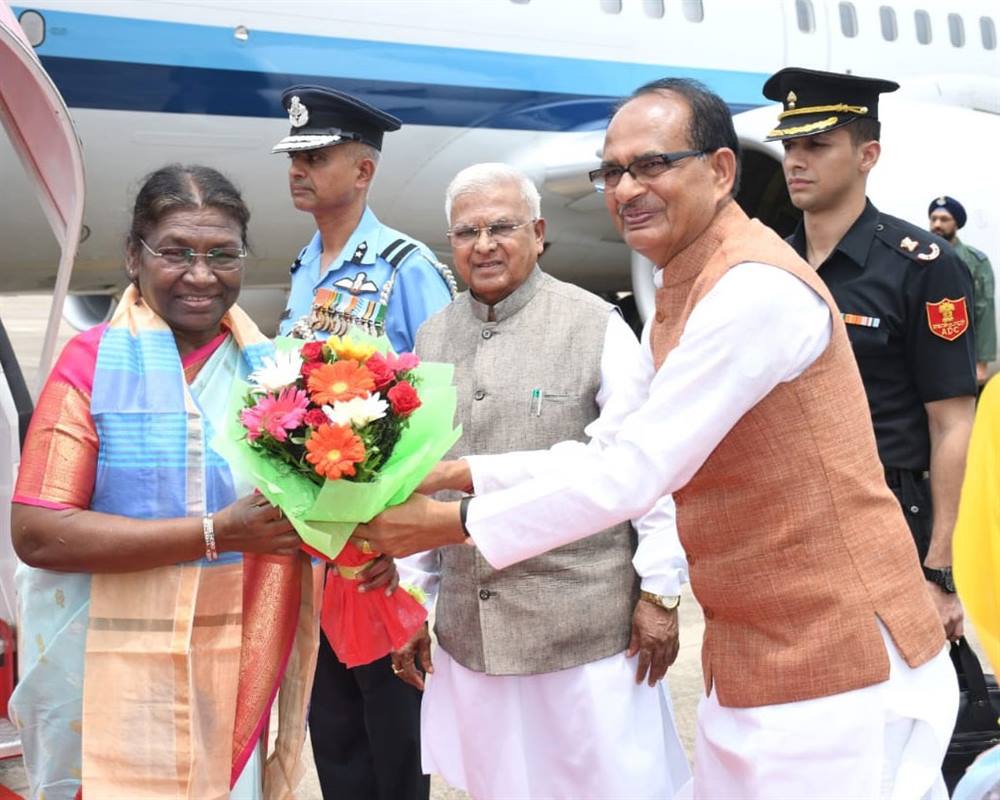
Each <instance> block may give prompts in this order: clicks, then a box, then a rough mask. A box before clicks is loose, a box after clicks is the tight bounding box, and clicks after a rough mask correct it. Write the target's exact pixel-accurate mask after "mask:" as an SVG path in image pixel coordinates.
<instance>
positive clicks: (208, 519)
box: [201, 514, 219, 561]
mask: <svg viewBox="0 0 1000 800" xmlns="http://www.w3.org/2000/svg"><path fill="white" fill-rule="evenodd" d="M201 530H202V533H204V534H205V558H207V559H208V560H209V561H215V560H217V559H218V558H219V551H218V550H217V549H216V548H215V520H213V519H212V515H211V514H206V515H205V516H204V517H202V518H201Z"/></svg>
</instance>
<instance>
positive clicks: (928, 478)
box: [764, 68, 976, 639]
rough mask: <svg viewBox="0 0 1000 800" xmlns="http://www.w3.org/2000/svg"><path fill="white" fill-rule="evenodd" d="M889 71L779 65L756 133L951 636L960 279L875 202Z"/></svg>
mask: <svg viewBox="0 0 1000 800" xmlns="http://www.w3.org/2000/svg"><path fill="white" fill-rule="evenodd" d="M898 88H899V85H898V84H896V83H893V82H892V81H885V80H877V79H872V78H862V77H858V76H854V75H839V74H834V73H829V72H817V71H815V70H807V69H797V68H789V69H783V70H781V71H780V72H778V73H776V74H774V75H772V76H771V77H770V78H769V79H768V81H767V82H766V83H765V84H764V95H765V97H767V98H769V99H771V100H776V101H778V102H780V103H782V105H783V107H784V108H783V111H782V112H781V114H780V115H779V118H778V124H777V126H776V127H775V128H774V130H772V131H771V132H770V133H769V134H768V140H769V141H774V140H780V141H781V142H782V144H783V146H784V148H785V156H784V173H785V181H786V183H787V185H788V192H789V195H790V197H791V200H792V203H793V204H794V205H795V206H796V207H797V208H798V209H800V210H801V211H802V212H803V220H802V222H801V223H800V224H799V227H798V229H797V230H796V231H795V233H793V234H792V236H791V237H790V238H789V242H790V243H791V245H792V246H793V247H794V248H795V249H796V251H797V252H798V253H799V255H801V256H802V257H803V258H804V259H805V260H806V261H808V262H809V263H810V264H811V265H812V266H813V267H814V268H815V269H817V270H818V274H819V276H820V277H821V278H822V279H823V281H824V282H825V283H826V285H827V286H828V287H829V289H830V292H831V293H832V294H833V297H834V299H835V300H836V301H837V305H838V306H839V307H840V311H841V314H842V315H843V318H844V322H845V323H846V324H847V331H848V335H849V336H850V339H851V344H852V346H853V348H854V354H855V356H856V357H857V360H858V367H859V368H860V371H861V378H862V380H863V381H864V385H865V391H866V392H867V394H868V404H869V406H870V408H871V414H872V421H873V423H874V427H875V438H876V440H877V442H878V451H879V456H880V458H881V459H882V464H883V465H884V467H885V475H886V481H887V483H888V484H889V487H890V488H891V489H892V490H893V492H894V493H895V495H896V497H897V498H898V499H899V502H900V504H901V505H902V508H903V513H904V515H905V517H906V520H907V522H908V523H909V525H910V530H911V531H912V532H913V536H914V539H915V541H916V544H917V551H918V554H919V557H920V561H921V563H922V564H923V567H924V575H925V577H926V578H927V581H928V589H929V591H930V592H931V595H932V597H933V599H934V603H935V606H936V607H937V609H938V611H939V613H940V615H941V621H942V624H943V625H944V627H945V632H946V634H947V635H948V637H949V638H951V639H954V638H957V637H958V636H960V635H961V633H962V606H961V604H960V603H959V601H958V598H957V596H956V595H955V586H954V583H953V582H952V577H951V534H952V528H953V527H954V523H955V517H956V514H957V511H958V499H959V493H960V489H961V485H962V475H963V472H964V469H965V451H966V447H967V446H968V440H969V434H970V432H971V429H972V420H973V416H974V412H975V396H976V366H975V348H974V342H973V336H972V330H971V327H972V284H971V281H970V279H969V272H968V270H967V269H965V268H964V266H963V265H962V264H961V263H960V262H959V260H958V258H957V256H956V255H955V253H954V251H953V250H952V249H951V247H950V246H949V245H948V244H947V243H946V242H945V241H944V240H943V239H940V238H938V237H937V236H934V235H933V234H929V233H927V232H926V231H924V230H922V229H921V228H918V227H917V226H915V225H911V224H910V223H908V222H904V221H903V220H901V219H897V218H896V217H891V216H889V215H888V214H884V213H882V212H881V211H879V210H878V209H877V208H876V207H875V206H874V205H873V204H872V203H871V201H870V200H868V198H867V196H866V193H865V187H866V183H867V179H868V173H869V172H870V171H871V170H872V169H873V168H874V167H875V165H876V163H877V162H878V158H879V154H880V152H881V144H880V143H879V132H880V123H879V121H878V100H879V94H880V93H883V92H892V91H895V90H896V89H898Z"/></svg>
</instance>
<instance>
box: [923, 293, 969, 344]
mask: <svg viewBox="0 0 1000 800" xmlns="http://www.w3.org/2000/svg"><path fill="white" fill-rule="evenodd" d="M926 305H927V325H928V327H929V328H930V329H931V333H933V334H934V335H935V336H940V337H941V338H942V339H945V340H947V341H949V342H953V341H955V340H956V339H957V338H958V337H959V336H961V335H962V334H963V333H965V332H966V331H967V330H968V329H969V309H968V306H966V303H965V298H964V297H960V298H958V299H957V300H949V299H948V298H947V297H946V298H944V300H938V302H936V303H927V304H926Z"/></svg>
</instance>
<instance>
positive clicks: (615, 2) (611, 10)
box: [601, 0, 622, 14]
mask: <svg viewBox="0 0 1000 800" xmlns="http://www.w3.org/2000/svg"><path fill="white" fill-rule="evenodd" d="M601 11H603V12H604V13H605V14H620V13H621V11H622V0H601Z"/></svg>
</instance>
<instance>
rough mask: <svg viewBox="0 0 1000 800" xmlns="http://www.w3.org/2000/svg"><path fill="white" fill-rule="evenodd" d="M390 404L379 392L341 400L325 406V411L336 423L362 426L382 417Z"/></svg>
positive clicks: (331, 420) (328, 417)
mask: <svg viewBox="0 0 1000 800" xmlns="http://www.w3.org/2000/svg"><path fill="white" fill-rule="evenodd" d="M388 409H389V404H388V403H387V402H386V401H385V400H383V399H382V398H381V397H380V396H379V394H378V393H377V392H376V393H375V394H372V395H369V396H368V397H354V398H351V399H350V400H340V401H338V402H336V403H334V404H333V406H323V413H325V414H326V416H327V419H329V420H330V422H332V423H333V424H334V425H353V426H354V427H355V428H361V427H364V426H365V425H367V424H368V423H369V422H374V421H375V420H377V419H382V417H384V416H385V414H386V411H388Z"/></svg>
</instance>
